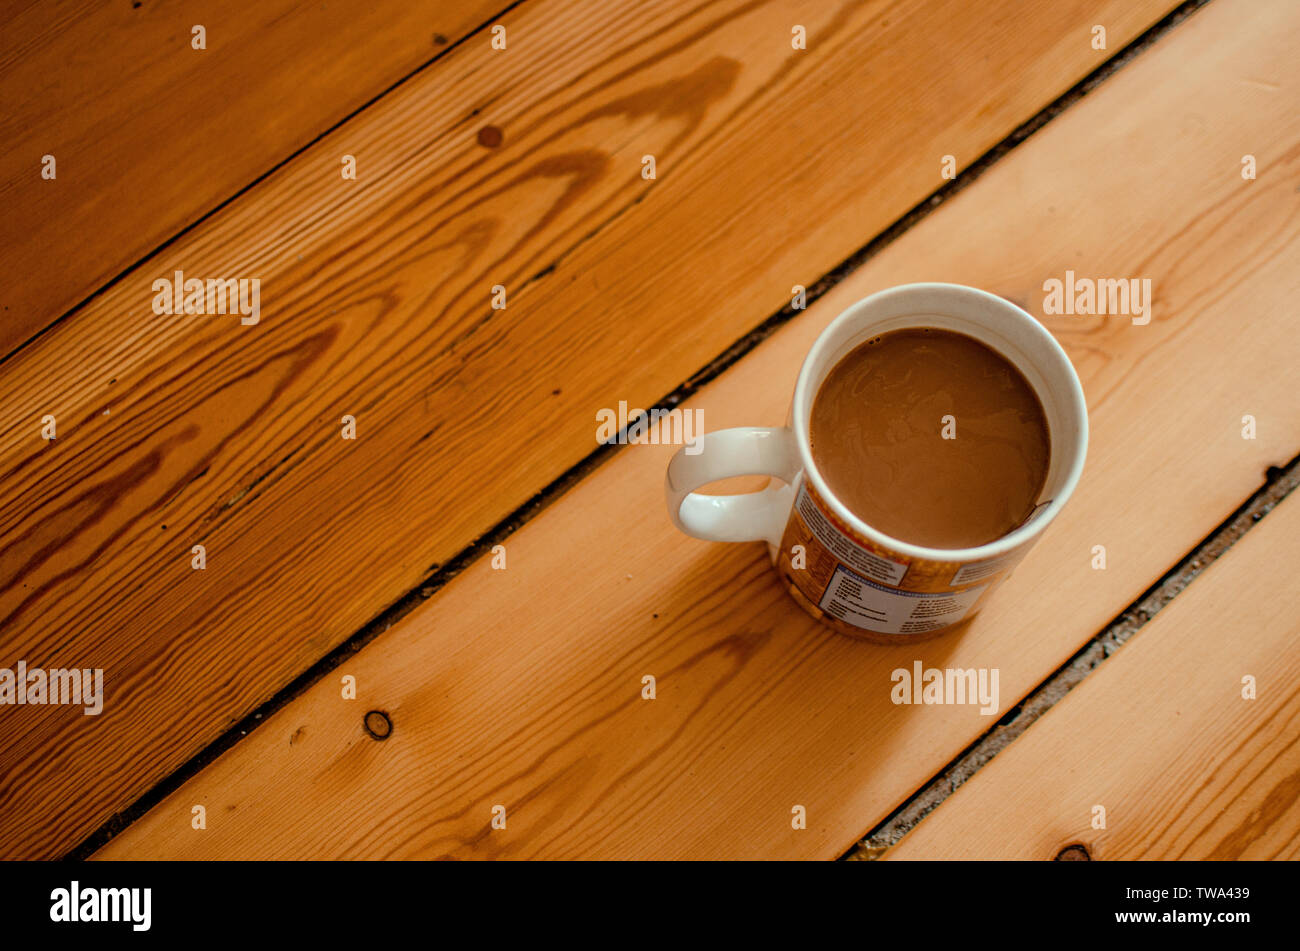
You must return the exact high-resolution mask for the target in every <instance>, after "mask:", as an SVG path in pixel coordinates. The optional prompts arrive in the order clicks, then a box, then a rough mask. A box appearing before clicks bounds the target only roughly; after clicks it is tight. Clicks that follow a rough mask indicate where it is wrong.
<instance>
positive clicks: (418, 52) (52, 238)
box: [0, 0, 507, 357]
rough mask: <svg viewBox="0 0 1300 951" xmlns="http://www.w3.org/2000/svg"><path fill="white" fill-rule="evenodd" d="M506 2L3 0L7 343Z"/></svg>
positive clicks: (0, 177)
mask: <svg viewBox="0 0 1300 951" xmlns="http://www.w3.org/2000/svg"><path fill="white" fill-rule="evenodd" d="M506 5H507V3H506V2H505V0H472V2H469V3H456V2H451V0H419V2H416V3H411V2H409V0H378V2H375V3H364V4H354V3H309V4H303V3H295V2H293V0H268V2H258V3H248V2H244V0H208V2H205V3H204V4H203V6H202V7H201V8H195V9H192V10H177V9H169V7H168V5H167V4H163V3H158V2H156V0H144V2H141V3H128V2H125V0H123V2H119V3H112V4H106V3H101V2H96V0H80V2H65V3H30V4H6V5H5V9H4V10H3V11H0V35H3V36H4V38H5V39H4V44H3V47H0V87H3V88H4V90H5V109H4V113H3V115H2V116H0V138H3V140H4V143H5V148H4V151H3V153H0V207H3V208H4V209H5V213H4V215H2V216H0V247H3V248H4V249H5V254H4V258H3V263H2V264H0V303H2V304H3V306H4V311H3V315H4V319H3V320H0V357H3V356H5V355H7V354H8V353H9V352H10V351H11V350H13V349H14V348H15V347H17V346H19V345H21V344H22V343H23V341H25V340H27V339H28V338H30V337H31V336H33V335H34V334H36V333H37V332H39V331H40V330H42V329H43V328H44V327H46V326H47V325H48V324H49V323H50V322H51V321H53V320H54V319H56V318H57V317H59V316H60V315H61V314H63V313H64V312H66V311H67V310H68V309H69V308H71V307H73V306H74V305H76V304H77V303H78V302H80V301H82V300H84V299H85V298H86V296H87V295H88V294H90V293H92V292H93V291H94V290H95V289H96V288H99V287H101V286H103V285H104V284H105V283H106V282H107V281H109V280H111V279H112V278H113V277H114V276H115V275H117V274H120V273H121V272H122V271H123V270H124V269H125V268H127V267H128V266H130V265H131V264H134V263H135V262H136V261H138V260H139V259H140V258H142V257H144V256H145V255H146V254H148V253H149V252H150V251H152V250H153V249H154V248H156V247H157V246H158V245H159V244H161V243H162V242H163V241H165V240H166V239H167V238H169V237H171V236H172V235H174V234H175V233H176V232H177V231H179V230H180V229H182V228H184V227H186V226H187V225H189V224H191V223H192V222H194V221H195V220H197V219H198V218H199V217H201V216H202V215H203V214H205V213H206V212H208V211H209V210H211V209H212V208H215V207H216V206H217V205H218V204H220V203H221V202H222V201H224V200H226V199H227V198H229V197H230V196H231V195H234V194H235V193H236V192H238V191H239V189H241V188H243V187H244V186H246V185H247V184H248V183H249V182H252V181H253V180H254V179H256V178H257V176H259V175H261V174H263V173H264V172H266V171H267V170H268V169H270V168H272V167H273V166H274V165H275V164H276V163H277V162H280V161H281V160H283V159H284V158H286V157H287V156H289V155H291V154H293V152H294V151H295V150H297V149H299V148H301V147H303V146H304V145H306V144H307V143H309V142H310V141H311V140H312V139H313V138H315V137H316V136H317V135H319V134H320V133H322V132H324V131H325V130H326V129H328V128H329V127H330V126H332V125H334V124H335V123H337V122H338V121H340V120H341V119H343V118H345V117H346V116H347V115H348V114H349V113H351V112H353V111H354V110H356V109H358V108H359V107H361V106H363V105H365V103H367V102H368V101H370V100H371V99H372V98H374V97H375V96H377V95H378V94H380V93H382V92H383V91H384V90H385V89H388V88H389V87H390V86H392V85H393V84H394V83H396V82H397V81H399V80H400V79H402V78H403V77H404V76H406V75H408V74H409V73H410V72H412V71H413V70H415V69H416V68H418V67H419V66H420V65H421V64H422V63H425V62H427V61H428V60H430V59H432V58H433V57H434V56H436V55H437V54H438V52H439V50H441V49H444V48H446V47H447V46H448V45H449V44H450V43H453V42H455V41H456V40H458V39H460V38H461V37H463V36H464V35H465V34H466V33H468V32H469V31H470V30H472V29H473V28H474V27H476V26H478V25H479V24H482V23H484V22H485V21H486V20H487V19H489V18H490V17H491V16H492V15H493V13H494V12H495V11H496V10H498V9H499V8H501V7H504V6H506ZM196 24H200V25H202V26H203V27H204V29H205V31H206V32H205V43H206V49H203V50H196V49H193V48H192V46H191V42H192V41H193V39H194V37H193V34H192V27H193V26H195V25H196ZM485 42H486V41H485ZM45 155H52V156H54V160H55V166H54V171H55V178H53V179H52V180H47V179H44V178H42V168H43V157H44V156H45Z"/></svg>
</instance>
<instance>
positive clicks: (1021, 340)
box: [665, 283, 1088, 643]
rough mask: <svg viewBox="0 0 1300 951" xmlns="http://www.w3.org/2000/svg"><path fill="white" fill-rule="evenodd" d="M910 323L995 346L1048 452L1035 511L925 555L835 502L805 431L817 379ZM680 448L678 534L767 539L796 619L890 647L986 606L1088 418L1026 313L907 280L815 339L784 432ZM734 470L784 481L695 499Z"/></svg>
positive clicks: (1075, 381)
mask: <svg viewBox="0 0 1300 951" xmlns="http://www.w3.org/2000/svg"><path fill="white" fill-rule="evenodd" d="M911 327H933V328H937V329H941V330H951V331H956V332H957V333H962V334H965V335H967V336H969V337H974V338H975V339H976V340H979V341H980V342H981V343H984V344H985V345H986V346H989V347H991V348H992V349H994V350H996V351H997V352H998V353H1000V354H1001V355H1002V356H1003V357H1005V358H1006V359H1007V360H1008V361H1009V362H1011V363H1012V364H1013V365H1014V366H1015V367H1016V368H1017V369H1019V371H1020V372H1021V373H1022V374H1023V375H1024V377H1025V379H1026V380H1027V381H1028V382H1029V384H1030V386H1032V387H1033V389H1034V392H1035V393H1036V394H1037V395H1038V399H1039V401H1040V402H1041V403H1042V405H1043V410H1044V413H1045V414H1046V417H1047V426H1048V435H1049V439H1050V442H1051V455H1050V460H1049V463H1048V471H1047V479H1046V481H1045V483H1044V486H1043V490H1042V492H1041V493H1040V495H1039V497H1038V504H1037V506H1036V507H1035V508H1034V510H1033V512H1032V514H1031V515H1030V516H1029V517H1028V518H1027V519H1026V520H1025V522H1024V523H1022V524H1021V525H1020V526H1018V527H1017V528H1015V529H1014V530H1013V531H1011V532H1009V533H1008V534H1006V535H1004V536H1002V537H1001V538H998V539H995V540H994V541H991V542H989V543H988V544H985V545H980V546H979V547H977V548H960V549H941V548H928V547H924V546H921V545H914V544H911V543H910V542H908V541H906V540H905V539H901V538H892V537H890V536H888V535H886V534H884V533H883V532H881V531H879V530H877V529H875V528H873V527H872V526H871V525H869V524H867V523H866V522H865V521H863V520H862V519H861V518H859V517H858V516H857V515H856V514H855V513H853V512H851V511H850V510H849V509H848V508H847V507H846V506H845V505H844V503H843V502H841V501H840V500H839V499H838V498H836V496H835V494H834V493H833V492H831V491H830V489H829V488H828V487H827V485H826V480H825V479H824V478H823V477H822V474H821V473H820V472H819V471H818V470H817V465H816V463H815V462H814V460H813V456H812V450H811V446H810V443H809V439H808V426H809V420H810V418H811V414H812V407H813V399H814V397H815V396H816V395H817V391H818V389H819V388H820V387H821V385H822V382H823V381H824V380H825V379H826V376H827V374H829V373H830V371H831V369H832V368H833V367H834V366H835V365H836V364H837V363H838V362H839V361H840V360H841V359H842V358H843V357H844V356H846V355H847V354H848V353H849V352H850V351H852V350H853V349H855V348H856V347H857V346H858V345H859V344H862V343H865V342H866V341H867V340H868V339H870V338H872V337H876V336H879V335H880V334H883V333H887V332H889V331H892V330H901V329H903V328H911ZM691 448H692V453H687V452H686V451H685V450H684V449H683V450H679V451H678V452H677V454H676V455H675V456H673V459H672V462H670V463H669V465H668V474H667V478H666V480H665V491H666V495H667V500H668V512H669V514H670V516H671V517H672V520H673V522H674V524H676V525H677V527H678V528H680V529H681V530H682V531H683V532H686V533H687V534H688V535H694V536H695V537H696V538H702V539H705V540H707V541H722V542H747V541H764V542H767V544H768V546H769V550H770V554H771V557H772V560H773V563H774V564H775V565H776V568H777V570H778V572H779V573H780V575H781V576H782V578H784V579H785V582H786V585H787V587H788V589H789V591H790V594H791V595H792V596H793V597H794V598H795V600H797V601H798V602H799V603H800V604H801V605H802V606H803V608H804V609H805V610H806V611H808V612H809V613H810V614H812V615H813V616H814V617H817V618H819V619H821V620H823V621H825V622H826V623H827V624H829V625H831V626H832V627H833V628H835V629H836V630H838V631H840V632H841V633H844V634H849V635H851V636H854V637H864V638H867V639H869V640H874V641H880V642H885V643H899V642H907V641H912V640H918V639H922V638H926V637H933V636H935V635H937V634H940V633H943V632H945V631H948V630H951V629H952V628H953V627H955V626H956V625H958V624H960V623H963V622H965V621H966V620H968V619H969V618H971V617H973V616H974V615H975V613H976V612H977V611H979V610H980V609H981V608H982V607H983V606H984V604H985V603H987V601H988V595H989V593H990V592H991V591H992V590H993V589H994V588H995V587H996V586H997V585H998V584H1000V583H1001V582H1002V581H1003V580H1005V579H1006V577H1007V576H1008V575H1009V574H1010V573H1011V569H1012V568H1013V567H1015V565H1016V563H1017V562H1019V560H1020V559H1021V558H1022V557H1023V556H1024V554H1025V552H1026V551H1028V549H1029V547H1030V546H1031V545H1033V543H1034V542H1035V541H1036V540H1037V539H1038V536H1039V535H1040V534H1042V532H1043V529H1045V528H1046V527H1047V525H1048V523H1050V522H1051V521H1052V519H1053V518H1055V517H1056V514H1057V513H1058V512H1059V511H1060V510H1061V507H1062V506H1064V505H1065V503H1066V501H1067V500H1068V499H1069V497H1070V493H1071V492H1073V491H1074V487H1075V485H1076V484H1077V483H1078V481H1079V476H1080V473H1082V471H1083V460H1084V456H1085V454H1086V453H1087V448H1088V411H1087V404H1086V403H1085V401H1084V396H1083V387H1082V386H1080V384H1079V377H1078V376H1077V375H1076V374H1075V372H1074V367H1073V366H1072V365H1071V364H1070V358H1069V357H1067V356H1066V354H1065V351H1064V350H1062V349H1061V346H1060V344H1058V343H1057V342H1056V340H1055V339H1054V338H1053V337H1052V335H1051V334H1050V333H1048V331H1047V330H1046V329H1045V328H1044V327H1043V326H1042V324H1040V323H1039V322H1038V321H1036V320H1035V319H1034V318H1033V317H1031V316H1030V315H1029V314H1027V313H1025V311H1023V310H1021V309H1020V308H1019V307H1017V306H1015V305H1014V304H1012V303H1010V302H1009V301H1006V300H1004V299H1002V298H1001V297H997V296H995V295H993V294H990V293H988V292H987V291H981V290H978V289H976V288H973V287H964V286H962V285H959V284H929V283H927V284H906V285H903V286H901V287H894V288H890V289H889V290H885V291H881V292H880V293H878V294H873V295H871V296H870V297H868V298H866V299H865V300H861V301H858V302H857V303H856V304H853V305H852V306H851V307H849V308H848V309H847V310H845V311H844V312H843V313H842V314H840V315H839V316H838V317H836V318H835V320H834V321H832V322H831V324H830V326H828V327H827V328H826V329H825V330H824V331H822V333H821V335H820V336H819V337H818V338H817V341H816V342H815V343H814V344H813V347H812V350H811V351H809V353H808V356H807V357H806V358H805V359H804V363H803V368H802V369H801V370H800V371H799V381H798V383H797V384H796V385H795V391H794V402H793V404H792V405H791V409H790V415H789V418H788V420H787V423H786V425H785V426H782V427H758V426H749V427H741V428H737V429H724V430H720V431H718V432H713V433H707V434H705V435H704V436H703V437H702V440H701V441H700V442H698V443H697V444H696V445H695V446H693V447H691ZM740 475H768V476H773V477H774V478H776V479H780V480H781V481H782V482H783V483H785V484H784V485H781V486H769V487H767V488H765V489H763V490H762V491H759V492H752V493H749V494H745V495H723V496H713V495H701V494H699V493H698V492H696V491H695V490H696V489H699V488H700V487H702V486H704V485H706V484H708V483H710V482H715V481H717V480H719V479H726V478H730V477H732V476H740ZM954 489H955V490H958V491H959V490H960V486H955V487H954Z"/></svg>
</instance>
